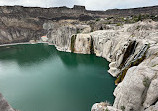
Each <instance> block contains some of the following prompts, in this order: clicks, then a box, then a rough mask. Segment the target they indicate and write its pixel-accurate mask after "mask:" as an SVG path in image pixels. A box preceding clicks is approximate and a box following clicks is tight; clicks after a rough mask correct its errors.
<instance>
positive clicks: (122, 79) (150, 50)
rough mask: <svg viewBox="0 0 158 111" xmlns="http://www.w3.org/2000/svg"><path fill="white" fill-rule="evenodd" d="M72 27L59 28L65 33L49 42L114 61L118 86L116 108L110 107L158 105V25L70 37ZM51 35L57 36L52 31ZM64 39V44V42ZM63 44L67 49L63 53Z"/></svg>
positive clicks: (136, 109)
mask: <svg viewBox="0 0 158 111" xmlns="http://www.w3.org/2000/svg"><path fill="white" fill-rule="evenodd" d="M71 27H75V26H71ZM71 27H70V26H67V28H66V30H65V27H59V28H58V30H61V31H62V30H64V31H62V33H60V31H56V32H59V34H57V35H58V37H55V36H54V35H55V34H52V35H49V36H48V38H49V40H52V41H49V42H52V43H53V44H54V45H55V46H56V47H57V49H58V50H60V51H66V52H73V53H82V54H95V55H96V56H99V57H103V58H105V59H107V60H108V61H109V62H111V63H110V64H109V67H110V69H109V73H110V74H111V75H112V76H114V77H117V79H116V81H115V84H116V85H118V86H117V87H116V89H115V91H114V96H115V97H116V98H115V102H114V105H113V107H110V108H116V109H124V111H144V110H146V109H147V108H149V107H153V105H156V103H157V102H158V101H157V100H158V93H157V91H158V82H157V81H158V70H157V69H158V68H157V64H158V63H157V57H158V22H154V21H152V20H146V21H143V22H138V23H135V24H125V25H123V26H116V27H115V28H114V29H108V30H98V31H95V32H89V33H88V32H86V33H82V32H81V33H79V34H73V35H72V36H71V37H70V35H71V34H72V33H71V31H72V30H71V31H70V32H69V31H68V30H67V29H69V28H71ZM76 29H77V27H76ZM83 30H86V28H84V29H83ZM50 32H52V33H54V31H53V29H52V30H50ZM69 34H70V35H69ZM54 39H55V41H53V40H54ZM63 39H64V41H61V40H63ZM65 40H66V41H67V42H66V41H65ZM59 43H60V44H59ZM65 43H67V45H65ZM63 44H64V50H61V49H63ZM65 47H66V48H65ZM99 105H100V104H99ZM99 105H98V104H95V106H93V108H92V111H102V110H101V109H99V110H98V109H97V106H98V107H99ZM155 107H157V106H155ZM103 108H107V106H105V107H103ZM103 111H104V110H103ZM110 111H113V109H111V110H110Z"/></svg>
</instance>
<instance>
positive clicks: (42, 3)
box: [0, 0, 158, 10]
mask: <svg viewBox="0 0 158 111" xmlns="http://www.w3.org/2000/svg"><path fill="white" fill-rule="evenodd" d="M0 5H1V6H3V5H23V6H38V7H56V6H67V7H73V5H84V6H86V9H91V10H106V9H112V8H132V7H143V6H152V5H158V0H0Z"/></svg>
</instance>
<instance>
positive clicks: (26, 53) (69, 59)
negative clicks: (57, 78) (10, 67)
mask: <svg viewBox="0 0 158 111" xmlns="http://www.w3.org/2000/svg"><path fill="white" fill-rule="evenodd" d="M0 52H1V54H0V60H15V61H17V63H18V64H19V65H25V64H30V65H31V64H35V63H39V62H42V61H44V60H46V59H48V58H50V57H51V59H53V57H54V56H56V55H58V56H59V57H60V59H61V60H62V62H63V63H64V64H65V66H66V67H70V68H71V67H77V66H78V64H86V65H91V64H95V65H96V66H98V65H104V66H105V68H106V70H108V64H109V63H108V62H106V64H105V63H103V62H102V61H105V60H104V59H103V58H101V57H97V59H96V56H95V55H83V54H75V53H66V52H60V51H57V50H56V48H55V47H54V46H49V45H47V44H23V45H14V46H5V47H4V46H3V47H0ZM8 52H9V53H8ZM87 58H90V59H87Z"/></svg>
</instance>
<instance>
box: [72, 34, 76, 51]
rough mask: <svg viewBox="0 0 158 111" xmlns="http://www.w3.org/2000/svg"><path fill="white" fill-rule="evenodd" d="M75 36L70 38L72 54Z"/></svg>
mask: <svg viewBox="0 0 158 111" xmlns="http://www.w3.org/2000/svg"><path fill="white" fill-rule="evenodd" d="M76 36H77V35H73V36H72V37H71V52H74V50H75V49H74V45H75V41H76Z"/></svg>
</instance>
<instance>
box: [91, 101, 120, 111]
mask: <svg viewBox="0 0 158 111" xmlns="http://www.w3.org/2000/svg"><path fill="white" fill-rule="evenodd" d="M91 111H121V110H119V109H116V108H114V107H113V106H109V104H107V103H106V102H101V103H95V104H94V105H93V106H92V109H91Z"/></svg>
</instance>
